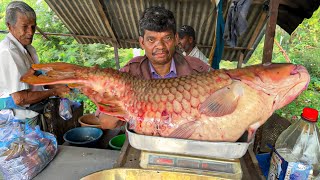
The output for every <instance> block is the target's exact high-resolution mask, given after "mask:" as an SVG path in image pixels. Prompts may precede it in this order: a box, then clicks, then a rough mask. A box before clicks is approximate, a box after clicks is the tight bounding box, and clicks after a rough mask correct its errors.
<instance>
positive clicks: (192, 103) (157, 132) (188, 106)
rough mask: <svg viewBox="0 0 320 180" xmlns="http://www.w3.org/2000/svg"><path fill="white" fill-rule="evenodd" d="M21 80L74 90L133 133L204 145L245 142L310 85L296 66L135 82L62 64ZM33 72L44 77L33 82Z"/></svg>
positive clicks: (110, 71) (122, 75)
mask: <svg viewBox="0 0 320 180" xmlns="http://www.w3.org/2000/svg"><path fill="white" fill-rule="evenodd" d="M32 68H33V69H31V70H29V72H28V73H26V74H25V75H24V76H23V77H22V78H21V80H22V81H23V82H26V83H29V84H33V85H46V84H47V85H50V84H68V85H69V86H70V87H77V88H79V89H80V91H81V92H82V93H84V94H85V95H87V96H88V97H89V98H90V99H91V100H93V101H94V102H95V103H96V105H97V106H98V108H99V110H100V111H102V112H104V113H106V114H109V115H112V116H116V117H118V118H120V119H122V120H124V121H127V122H129V127H130V128H131V129H133V130H134V131H135V132H136V133H139V134H145V135H153V136H164V137H173V138H185V139H195V140H206V141H230V142H233V141H236V140H237V139H238V138H239V137H241V135H242V134H244V132H245V131H248V141H249V140H251V139H252V137H253V134H254V132H255V131H256V130H257V128H258V127H260V126H261V125H262V124H263V123H264V122H265V121H266V120H267V119H268V118H269V117H270V116H271V115H272V113H273V112H274V111H275V110H277V109H279V108H281V107H283V106H285V105H287V104H288V103H290V102H291V101H292V100H294V99H295V98H296V97H297V96H298V95H299V94H300V93H301V92H302V91H303V90H304V89H306V88H307V85H308V83H309V80H310V76H309V74H308V72H307V70H306V68H304V67H303V66H301V65H294V64H265V65H254V66H249V67H245V68H243V69H234V70H216V71H212V72H207V73H199V74H193V75H189V76H185V77H180V78H171V79H159V80H141V79H138V78H136V77H133V76H131V75H129V74H127V73H122V72H119V71H117V70H114V69H101V68H99V67H82V66H77V65H73V64H67V63H50V64H35V65H33V66H32ZM34 70H44V71H46V72H47V73H46V75H40V76H36V75H34Z"/></svg>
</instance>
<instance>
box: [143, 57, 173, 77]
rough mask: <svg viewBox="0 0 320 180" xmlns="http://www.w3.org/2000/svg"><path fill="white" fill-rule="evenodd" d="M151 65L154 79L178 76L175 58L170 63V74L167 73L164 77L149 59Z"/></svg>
mask: <svg viewBox="0 0 320 180" xmlns="http://www.w3.org/2000/svg"><path fill="white" fill-rule="evenodd" d="M149 67H150V71H151V77H152V79H166V78H173V77H177V69H176V65H175V63H174V59H173V58H172V61H171V65H170V70H169V72H168V74H166V75H165V76H164V77H162V76H160V75H159V74H158V73H157V72H156V70H154V68H153V66H152V64H151V63H150V61H149Z"/></svg>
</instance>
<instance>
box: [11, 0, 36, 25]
mask: <svg viewBox="0 0 320 180" xmlns="http://www.w3.org/2000/svg"><path fill="white" fill-rule="evenodd" d="M17 12H20V13H22V14H25V15H26V16H27V17H28V18H33V19H35V20H36V13H35V12H34V10H33V9H32V8H31V7H30V6H29V5H28V4H27V3H25V2H23V1H12V2H10V3H9V4H8V6H7V8H6V23H7V24H10V25H15V24H16V22H17Z"/></svg>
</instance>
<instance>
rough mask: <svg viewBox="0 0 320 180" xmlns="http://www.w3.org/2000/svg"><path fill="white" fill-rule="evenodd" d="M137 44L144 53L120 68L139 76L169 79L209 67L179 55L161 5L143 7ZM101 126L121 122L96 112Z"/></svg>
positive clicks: (170, 18)
mask: <svg viewBox="0 0 320 180" xmlns="http://www.w3.org/2000/svg"><path fill="white" fill-rule="evenodd" d="M139 34H140V37H139V43H140V46H141V48H142V49H144V50H145V56H138V57H135V58H133V59H132V60H130V61H129V62H128V63H127V64H126V65H125V66H124V67H123V68H122V69H120V71H122V72H127V73H129V74H131V75H133V76H137V77H140V78H143V79H161V78H173V77H180V76H185V75H190V74H192V73H198V72H207V71H210V70H211V68H210V66H209V65H208V64H206V63H204V62H203V61H201V60H200V59H198V58H194V57H190V56H183V54H181V53H179V52H178V51H176V45H177V44H178V39H179V37H178V34H177V33H176V21H175V18H174V15H173V13H172V12H171V11H169V10H167V9H165V8H164V7H158V6H155V7H150V8H147V9H146V10H145V11H144V13H143V14H142V17H141V19H140V21H139ZM96 115H98V116H99V119H100V121H101V124H102V127H103V128H106V129H113V128H115V127H118V126H121V125H123V121H118V119H117V118H115V117H112V116H109V115H106V114H100V113H99V111H97V113H96Z"/></svg>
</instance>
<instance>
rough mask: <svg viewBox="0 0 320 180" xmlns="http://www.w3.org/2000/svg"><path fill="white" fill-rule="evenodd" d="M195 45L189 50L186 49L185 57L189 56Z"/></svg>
mask: <svg viewBox="0 0 320 180" xmlns="http://www.w3.org/2000/svg"><path fill="white" fill-rule="evenodd" d="M195 46H196V45H194V46H192V47H191V48H190V49H188V51H187V52H186V54H187V56H189V54H190V53H191V51H192V50H193V48H194V47H195Z"/></svg>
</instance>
